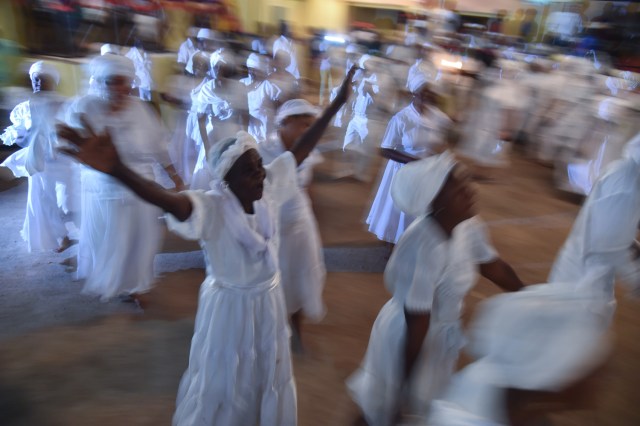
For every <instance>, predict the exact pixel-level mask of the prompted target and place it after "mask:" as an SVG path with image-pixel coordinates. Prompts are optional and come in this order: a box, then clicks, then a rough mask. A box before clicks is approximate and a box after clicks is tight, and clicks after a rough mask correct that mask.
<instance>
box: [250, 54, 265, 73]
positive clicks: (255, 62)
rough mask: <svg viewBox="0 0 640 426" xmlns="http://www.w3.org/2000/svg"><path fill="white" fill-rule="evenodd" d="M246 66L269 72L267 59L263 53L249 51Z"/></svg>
mask: <svg viewBox="0 0 640 426" xmlns="http://www.w3.org/2000/svg"><path fill="white" fill-rule="evenodd" d="M247 68H255V69H257V70H260V71H262V72H269V59H268V58H267V57H266V56H264V55H259V54H257V53H251V54H250V55H249V56H248V57H247Z"/></svg>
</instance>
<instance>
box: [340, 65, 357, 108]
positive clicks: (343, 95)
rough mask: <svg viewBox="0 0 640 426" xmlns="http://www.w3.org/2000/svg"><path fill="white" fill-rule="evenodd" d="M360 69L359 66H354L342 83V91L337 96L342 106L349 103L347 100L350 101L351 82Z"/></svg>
mask: <svg viewBox="0 0 640 426" xmlns="http://www.w3.org/2000/svg"><path fill="white" fill-rule="evenodd" d="M358 69H359V68H358V66H357V65H354V66H352V67H351V69H349V72H348V73H347V76H346V77H345V78H344V80H343V81H342V84H341V85H340V90H338V94H337V96H336V100H337V101H338V102H339V103H340V104H343V103H345V102H347V99H349V95H350V94H351V80H353V75H354V74H355V73H356V71H358Z"/></svg>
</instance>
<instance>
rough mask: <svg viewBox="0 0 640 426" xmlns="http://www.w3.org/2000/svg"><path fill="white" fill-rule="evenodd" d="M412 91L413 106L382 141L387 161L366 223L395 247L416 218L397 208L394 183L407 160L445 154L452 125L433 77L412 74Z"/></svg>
mask: <svg viewBox="0 0 640 426" xmlns="http://www.w3.org/2000/svg"><path fill="white" fill-rule="evenodd" d="M409 90H410V91H411V93H412V95H413V99H412V101H411V103H410V104H409V105H408V106H406V107H404V108H403V109H402V110H401V111H400V112H398V113H397V114H395V115H394V116H393V117H392V118H391V121H390V122H389V126H388V127H387V131H386V133H385V135H384V138H383V139H382V145H381V146H380V148H381V154H382V156H383V157H385V158H387V159H388V161H387V165H386V167H385V170H384V174H383V175H382V179H381V181H380V184H379V186H378V191H377V193H376V196H375V199H374V200H373V204H372V206H371V210H370V211H369V216H368V217H367V221H366V222H367V224H368V225H369V232H372V233H373V234H375V235H376V236H377V237H378V239H380V240H382V241H386V242H388V243H392V244H395V243H396V242H397V241H398V239H399V238H400V236H401V235H402V233H403V232H404V230H405V229H406V228H407V227H408V226H409V225H410V224H411V222H413V219H414V218H413V217H412V216H407V215H406V214H405V213H404V212H402V211H400V210H399V209H398V208H397V207H396V206H395V205H394V203H393V199H392V198H391V182H392V181H393V178H394V176H395V175H396V173H397V172H398V170H400V168H401V167H402V166H403V165H404V164H405V163H407V162H408V161H412V160H414V159H418V158H426V157H429V156H431V155H434V154H438V153H441V152H443V151H444V150H445V149H446V132H447V130H448V128H449V126H451V120H450V119H449V118H448V117H447V116H446V115H445V114H444V113H443V112H442V111H440V110H439V109H438V107H437V104H438V96H439V89H438V83H437V82H435V81H434V80H433V77H432V76H431V75H430V74H427V73H425V72H422V73H415V74H413V77H412V80H411V81H410V84H409Z"/></svg>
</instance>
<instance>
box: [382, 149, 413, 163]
mask: <svg viewBox="0 0 640 426" xmlns="http://www.w3.org/2000/svg"><path fill="white" fill-rule="evenodd" d="M380 155H382V156H383V157H384V158H386V159H387V160H393V161H396V162H398V163H402V164H406V163H410V162H412V161H417V160H419V158H418V157H414V156H413V155H409V154H407V153H406V152H402V151H398V150H395V149H391V148H380Z"/></svg>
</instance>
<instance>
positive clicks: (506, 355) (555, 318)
mask: <svg viewBox="0 0 640 426" xmlns="http://www.w3.org/2000/svg"><path fill="white" fill-rule="evenodd" d="M591 272H592V273H589V274H587V275H585V278H584V279H583V280H582V281H581V282H580V283H568V284H566V285H565V284H558V283H554V284H552V285H548V284H543V285H535V286H529V287H527V288H526V289H524V290H521V291H519V292H514V293H505V294H500V295H498V296H494V297H491V298H490V299H487V300H486V301H484V302H482V303H481V304H480V305H479V306H478V308H477V315H476V317H475V319H474V321H473V323H472V325H471V327H470V332H471V333H470V336H471V338H470V343H471V344H470V345H469V351H470V352H471V353H472V354H473V355H474V356H476V357H479V358H480V359H479V360H478V361H476V362H475V363H473V364H472V365H471V366H469V367H468V368H470V369H473V371H474V376H475V377H476V378H478V379H480V380H482V381H483V382H484V383H488V384H492V385H494V386H497V387H501V388H516V389H525V390H545V391H559V390H562V389H563V388H566V387H567V386H568V385H571V384H573V383H575V382H577V381H579V379H581V378H584V377H586V376H587V375H588V374H589V373H590V372H591V371H593V370H594V369H595V367H597V366H598V365H600V364H602V362H603V361H604V359H605V357H606V355H608V353H609V347H610V345H609V342H608V339H607V335H606V331H607V327H606V325H605V324H604V323H603V322H602V320H601V317H599V316H598V314H597V311H594V310H593V307H594V303H595V304H598V303H599V304H601V305H606V304H607V302H606V301H604V300H603V301H600V297H599V296H596V297H594V296H593V295H590V294H589V292H581V291H575V290H574V287H575V285H576V284H578V286H579V287H580V288H595V287H597V288H599V287H601V286H602V283H601V281H602V280H605V279H606V278H605V277H606V276H607V275H608V273H609V271H608V270H607V269H606V268H603V269H601V270H596V271H591Z"/></svg>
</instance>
